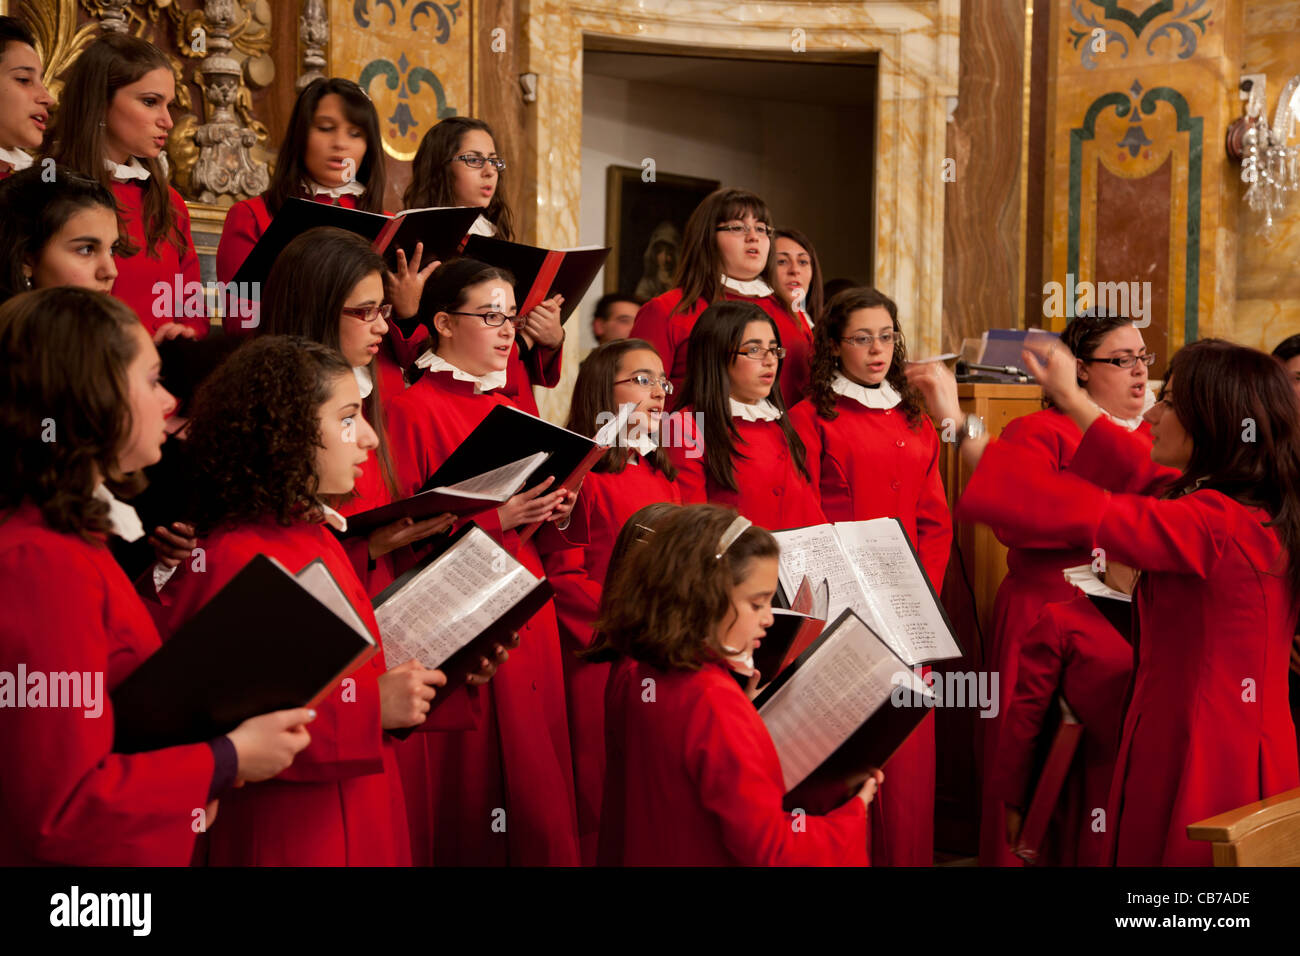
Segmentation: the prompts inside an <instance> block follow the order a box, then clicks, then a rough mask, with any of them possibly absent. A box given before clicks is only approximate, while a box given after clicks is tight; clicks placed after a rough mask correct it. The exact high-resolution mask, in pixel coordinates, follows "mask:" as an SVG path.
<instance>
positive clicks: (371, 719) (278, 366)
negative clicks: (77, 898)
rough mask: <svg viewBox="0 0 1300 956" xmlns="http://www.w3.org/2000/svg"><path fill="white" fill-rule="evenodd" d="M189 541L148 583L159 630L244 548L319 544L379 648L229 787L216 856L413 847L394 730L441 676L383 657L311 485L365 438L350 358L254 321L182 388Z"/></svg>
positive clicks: (287, 556)
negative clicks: (305, 729) (191, 391)
mask: <svg viewBox="0 0 1300 956" xmlns="http://www.w3.org/2000/svg"><path fill="white" fill-rule="evenodd" d="M186 442H187V445H188V449H189V463H190V465H191V466H192V467H191V475H190V482H191V488H192V489H193V500H192V502H191V506H190V514H191V515H192V521H193V524H194V527H195V529H196V530H197V532H198V535H199V548H200V549H201V553H200V555H199V556H197V557H196V558H195V559H194V560H192V561H190V562H187V563H186V564H184V565H182V567H181V568H179V569H178V570H177V572H176V574H175V576H174V577H173V578H172V579H171V581H169V582H168V583H167V585H166V586H165V587H164V588H163V589H162V591H161V592H160V594H159V599H160V601H161V606H160V608H159V609H158V611H157V618H158V621H159V629H160V630H161V631H162V632H163V633H164V634H172V633H174V632H175V630H176V628H178V627H179V626H180V625H181V624H183V623H184V622H185V621H186V620H188V619H189V618H190V617H192V616H193V615H194V614H195V612H197V611H198V610H199V609H200V608H201V607H203V605H204V604H206V603H207V602H208V601H209V600H211V599H212V597H213V596H214V595H215V594H216V593H217V592H218V591H220V590H221V588H222V587H224V586H225V584H226V583H227V582H228V581H229V580H230V579H231V578H232V577H234V575H236V574H237V573H238V572H239V571H240V570H241V569H242V568H243V567H244V565H246V564H247V563H248V562H249V560H251V559H252V558H253V557H254V556H255V555H258V554H264V555H266V556H267V557H270V558H273V559H275V560H277V561H279V562H280V563H281V564H282V565H283V566H284V567H285V569H286V570H288V571H289V573H291V574H296V573H297V572H298V571H300V570H301V569H302V568H304V567H305V566H306V565H308V564H310V563H311V562H312V561H314V560H316V559H318V558H319V559H321V560H323V561H324V562H325V566H326V568H327V569H328V570H329V572H330V574H331V575H332V576H333V577H334V580H335V581H336V582H337V583H338V585H339V588H340V589H341V590H342V591H343V593H344V595H345V596H346V597H347V599H348V601H349V603H350V604H351V605H352V608H353V610H354V611H356V613H357V615H358V616H359V617H360V618H361V620H362V622H363V623H364V624H365V626H366V628H367V629H368V630H369V631H370V634H371V636H372V637H374V639H375V643H376V644H378V645H380V650H379V653H377V654H375V655H374V656H373V657H372V658H370V660H368V661H367V662H366V663H364V664H362V665H361V666H360V667H359V668H358V669H357V670H355V671H353V672H352V673H351V674H349V675H348V676H347V677H346V678H344V679H343V681H342V683H341V684H340V686H338V687H337V688H334V689H333V690H331V691H330V692H329V693H328V694H326V696H325V698H324V700H322V701H321V703H320V705H319V708H318V709H319V711H320V719H319V720H318V721H317V723H316V724H315V725H314V731H315V733H314V739H313V741H312V744H311V746H309V747H308V748H307V749H306V750H305V751H304V752H303V753H302V754H301V755H300V756H299V759H298V761H297V763H296V765H295V766H294V767H293V768H291V770H289V771H288V772H286V773H283V774H281V775H280V776H278V777H276V778H275V779H274V780H268V781H266V782H264V783H261V784H258V785H257V786H253V787H245V788H243V789H241V790H239V791H237V792H236V793H235V794H233V795H232V796H231V797H230V798H229V799H228V800H227V805H226V807H225V808H224V809H226V810H228V811H229V812H228V813H227V814H223V820H222V823H223V824H225V825H224V826H221V827H217V828H213V830H212V831H211V832H210V834H209V840H208V862H209V863H210V864H213V865H287V866H344V865H347V866H357V865H380V866H383V865H401V864H404V863H409V862H410V856H409V846H408V838H407V829H406V809H405V805H404V803H403V801H402V788H401V781H400V777H399V775H398V772H397V759H396V756H395V753H394V746H395V745H394V743H393V741H392V738H390V737H388V736H387V735H386V734H385V731H390V730H398V729H401V728H406V727H413V726H415V725H417V724H419V723H421V722H422V721H423V720H424V718H425V715H426V714H427V713H428V712H429V709H430V705H429V701H431V700H432V699H433V697H434V694H435V693H436V691H435V688H436V687H440V686H442V685H444V684H445V683H446V677H445V676H444V675H443V674H442V673H441V672H440V671H435V670H428V669H425V668H423V667H421V666H420V665H419V664H417V663H416V662H414V661H411V662H404V663H403V664H402V665H400V666H398V667H395V668H393V669H392V670H389V669H388V666H387V664H386V662H385V660H384V653H383V647H382V642H381V639H380V634H379V629H378V626H377V625H376V623H375V616H374V612H373V611H372V610H371V605H370V600H369V596H368V595H367V594H366V591H365V588H364V586H363V585H362V583H361V581H360V579H358V578H357V575H356V573H355V572H354V571H353V569H352V565H351V563H350V562H349V561H348V558H347V555H345V554H344V552H343V549H342V547H341V546H340V545H339V543H338V541H337V540H336V539H335V537H334V534H333V532H332V531H331V530H330V528H329V527H327V522H328V523H329V524H333V525H335V526H338V527H340V530H345V529H346V519H343V518H342V517H341V516H340V515H339V514H338V513H337V512H336V511H334V510H333V509H332V508H330V507H329V506H328V505H325V504H324V503H323V502H322V501H321V496H326V495H345V494H347V493H348V492H350V491H351V490H352V486H353V484H354V482H355V481H356V477H357V475H358V474H359V473H360V471H361V465H362V464H363V463H364V462H365V461H366V459H367V456H368V452H369V451H371V450H372V449H374V448H375V446H376V444H377V438H376V436H375V433H374V431H373V430H372V429H371V427H370V425H369V424H368V423H367V422H366V420H365V417H364V416H363V415H362V413H361V395H360V391H359V390H358V388H357V382H356V378H355V376H354V375H353V373H352V367H351V366H350V365H349V364H348V363H347V361H346V360H345V359H344V358H343V356H342V355H341V354H339V352H338V351H336V350H334V349H330V348H327V347H325V346H323V345H320V344H319V343H316V342H311V341H308V340H307V339H302V338H294V337H289V336H266V337H263V338H260V339H257V340H256V341H254V342H251V343H249V344H247V345H245V346H243V347H242V348H240V349H239V350H238V351H236V352H235V353H234V354H233V355H232V356H231V357H230V358H229V359H227V360H226V362H225V363H223V364H222V365H221V366H220V367H219V368H218V369H217V371H216V372H214V373H213V374H212V375H211V376H210V377H209V378H208V379H207V381H206V382H204V384H203V386H202V387H201V388H200V390H199V393H198V395H197V396H196V397H195V404H194V414H193V417H192V419H191V422H190V428H189V437H188V438H187V439H186Z"/></svg>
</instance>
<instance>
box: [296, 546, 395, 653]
mask: <svg viewBox="0 0 1300 956" xmlns="http://www.w3.org/2000/svg"><path fill="white" fill-rule="evenodd" d="M276 563H277V564H278V563H279V562H276ZM280 567H281V568H283V567H284V565H280ZM293 578H294V580H295V581H297V582H298V583H299V584H301V585H302V586H303V588H304V589H305V590H306V591H307V593H308V594H310V595H311V596H312V597H314V598H315V599H316V600H318V601H320V602H321V604H324V605H325V606H326V607H327V608H329V609H330V610H331V611H333V612H334V613H335V614H336V615H337V616H338V617H340V618H342V619H343V620H344V621H347V622H348V623H349V624H350V625H352V629H353V630H354V631H356V632H357V633H358V634H360V635H361V636H362V637H364V638H365V639H366V641H367V642H368V643H371V644H373V643H375V639H374V638H373V637H372V636H371V635H370V628H368V627H366V623H365V621H363V620H361V615H360V614H358V613H357V610H356V608H354V607H353V606H352V602H351V601H349V600H348V598H347V595H346V594H344V593H343V589H342V588H340V587H339V583H338V582H337V581H335V580H334V575H332V574H330V572H329V568H327V567H325V562H323V561H313V562H312V563H311V564H309V565H307V567H305V568H303V569H302V570H301V571H299V572H298V573H297V574H295V575H294V576H293Z"/></svg>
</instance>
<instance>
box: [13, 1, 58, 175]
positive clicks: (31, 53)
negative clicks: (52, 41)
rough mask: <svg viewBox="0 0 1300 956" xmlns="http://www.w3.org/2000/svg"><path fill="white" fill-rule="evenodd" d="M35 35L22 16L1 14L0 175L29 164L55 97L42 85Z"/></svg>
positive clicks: (16, 170)
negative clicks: (18, 17)
mask: <svg viewBox="0 0 1300 956" xmlns="http://www.w3.org/2000/svg"><path fill="white" fill-rule="evenodd" d="M44 75H45V69H44V67H43V66H42V64H41V58H40V55H39V54H37V52H36V38H35V37H34V36H32V31H31V30H29V29H28V28H27V25H26V24H25V23H23V22H22V21H21V20H18V19H16V18H14V17H0V179H4V178H5V177H6V176H9V175H10V174H11V173H16V172H20V171H22V170H24V169H27V168H28V167H30V166H31V165H32V156H31V153H29V152H27V150H32V151H35V150H38V149H40V148H41V140H42V139H43V138H44V136H45V124H46V123H48V122H49V119H50V110H51V109H52V108H53V106H54V97H53V96H51V95H50V91H49V90H47V89H46V88H45V84H44V83H43V82H42V78H43V77H44Z"/></svg>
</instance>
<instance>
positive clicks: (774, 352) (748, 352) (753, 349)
mask: <svg viewBox="0 0 1300 956" xmlns="http://www.w3.org/2000/svg"><path fill="white" fill-rule="evenodd" d="M736 354H737V355H743V356H745V358H747V359H752V360H753V361H755V362H761V361H763V359H765V358H767V356H769V355H771V356H772V357H773V358H774V359H776V360H777V361H778V362H779V361H780V360H781V359H783V358H785V349H783V348H781V347H780V346H779V345H778V346H776V347H775V348H770V349H765V348H763V346H761V345H751V346H750V347H749V348H747V349H740V350H739V351H738V352H736Z"/></svg>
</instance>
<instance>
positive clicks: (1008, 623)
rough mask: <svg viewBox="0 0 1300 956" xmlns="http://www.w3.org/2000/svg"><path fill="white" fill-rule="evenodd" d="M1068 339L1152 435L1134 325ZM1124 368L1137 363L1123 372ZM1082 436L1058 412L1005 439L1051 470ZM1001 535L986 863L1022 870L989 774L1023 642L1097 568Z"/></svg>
mask: <svg viewBox="0 0 1300 956" xmlns="http://www.w3.org/2000/svg"><path fill="white" fill-rule="evenodd" d="M1061 341H1062V342H1063V343H1064V344H1065V346H1066V347H1067V348H1069V349H1070V351H1071V352H1072V353H1073V354H1075V355H1077V356H1079V359H1078V368H1077V372H1078V382H1079V385H1080V387H1081V388H1083V389H1084V390H1085V391H1086V393H1087V395H1088V397H1089V399H1090V400H1091V401H1092V402H1093V404H1094V405H1096V407H1098V408H1100V409H1101V410H1102V411H1103V412H1104V413H1105V414H1107V415H1109V416H1112V417H1113V418H1114V419H1115V420H1116V421H1118V422H1120V423H1121V424H1122V425H1123V426H1124V427H1125V428H1127V429H1130V430H1134V431H1137V432H1139V433H1140V434H1144V435H1145V434H1146V433H1147V432H1148V430H1149V426H1147V425H1146V424H1144V423H1143V422H1142V420H1141V415H1142V410H1143V408H1144V407H1145V405H1146V403H1147V400H1148V395H1147V363H1148V362H1150V361H1154V358H1155V357H1154V356H1153V355H1151V354H1150V353H1148V352H1147V351H1146V346H1145V344H1144V343H1143V341H1142V333H1141V332H1139V331H1138V330H1137V329H1136V328H1134V327H1133V325H1132V323H1131V322H1130V320H1128V319H1125V318H1122V317H1118V316H1104V315H1102V316H1097V315H1081V316H1078V317H1076V318H1074V319H1072V320H1071V321H1070V323H1069V325H1067V326H1066V327H1065V331H1064V332H1062V333H1061ZM1123 363H1130V364H1129V365H1128V367H1127V368H1126V367H1124V364H1123ZM1080 437H1081V433H1080V431H1079V428H1078V426H1076V425H1075V424H1074V422H1072V421H1071V420H1070V418H1069V416H1067V415H1064V414H1062V413H1061V412H1060V411H1059V410H1057V409H1056V408H1053V407H1048V408H1044V409H1043V410H1042V411H1041V412H1035V413H1034V414H1032V415H1025V416H1024V417H1023V418H1017V419H1016V420H1015V421H1013V422H1011V423H1010V424H1008V425H1007V426H1006V428H1004V429H1003V430H1002V434H1001V436H1000V440H1001V441H1004V442H1007V443H1008V444H1014V445H1016V446H1018V447H1020V448H1022V449H1024V451H1025V454H1027V455H1030V456H1032V457H1033V458H1034V460H1035V461H1037V462H1039V463H1040V464H1041V465H1042V467H1043V468H1046V469H1048V470H1050V471H1052V472H1059V471H1065V470H1066V469H1068V468H1069V467H1070V463H1071V460H1072V458H1073V457H1074V451H1075V448H1076V447H1077V446H1078V444H1079V438H1080ZM992 528H993V532H994V534H996V535H997V538H998V540H999V541H1001V542H1002V543H1003V544H1005V545H1006V546H1007V548H1008V552H1007V576H1006V577H1005V578H1004V579H1003V581H1002V584H1001V586H1000V587H999V588H998V593H997V598H996V599H995V602H994V605H993V624H992V627H991V628H990V633H989V635H988V641H989V646H988V648H987V649H986V652H985V657H984V666H985V667H986V668H988V669H990V670H992V671H995V672H996V673H997V674H998V675H999V682H998V694H999V697H1000V700H999V702H998V711H997V716H996V717H992V718H988V719H982V720H980V722H979V723H980V731H981V733H982V735H983V737H982V740H981V742H980V744H979V748H980V756H981V757H982V761H981V765H982V768H983V776H982V780H981V794H982V800H981V807H980V862H981V863H982V864H984V865H985V866H1020V865H1022V864H1021V861H1020V859H1019V858H1018V857H1016V856H1014V855H1013V854H1012V853H1011V851H1010V848H1009V847H1008V846H1007V841H1006V828H1005V820H1006V808H1005V807H1004V806H1003V805H1002V802H1001V800H999V799H998V796H997V794H995V793H994V792H993V790H992V786H991V780H992V777H991V774H990V772H989V770H990V768H991V767H992V766H993V764H994V761H995V760H996V759H997V753H998V749H999V744H998V734H999V732H1000V729H1001V726H1002V721H1003V720H1004V719H1005V715H1006V712H1007V705H1008V703H1009V702H1010V699H1011V692H1012V691H1013V690H1014V689H1015V686H1016V667H1017V658H1018V656H1019V647H1020V639H1021V638H1022V637H1023V636H1024V635H1025V634H1026V633H1027V632H1028V631H1029V629H1030V628H1031V627H1033V626H1034V622H1035V621H1037V620H1038V615H1039V614H1040V613H1041V612H1042V609H1043V606H1044V605H1045V604H1048V603H1050V602H1053V601H1068V600H1070V599H1071V598H1072V597H1074V594H1075V590H1074V587H1073V586H1072V585H1070V584H1069V583H1068V582H1066V580H1065V578H1064V577H1063V576H1062V575H1061V572H1062V571H1063V570H1064V569H1065V568H1069V567H1074V566H1076V565H1080V564H1091V563H1092V560H1093V558H1092V553H1091V551H1090V550H1089V549H1087V548H1080V547H1071V546H1070V545H1069V544H1068V543H1067V542H1064V541H1062V540H1060V539H1059V538H1056V537H1054V536H1052V535H1051V534H1050V533H1046V532H1045V531H1044V530H1041V529H1038V528H1035V527H1027V528H1020V529H1016V528H1013V527H1002V526H1001V525H998V524H996V523H993V525H992Z"/></svg>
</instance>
